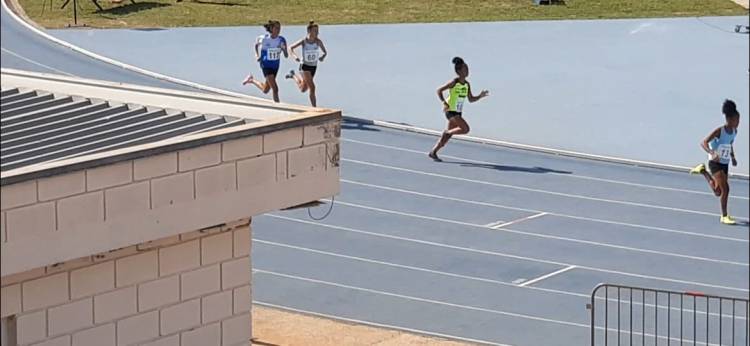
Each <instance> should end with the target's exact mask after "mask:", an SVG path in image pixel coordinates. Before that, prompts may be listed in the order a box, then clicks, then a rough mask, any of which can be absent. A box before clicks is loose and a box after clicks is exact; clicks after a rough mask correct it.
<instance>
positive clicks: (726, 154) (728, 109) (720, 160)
mask: <svg viewBox="0 0 750 346" xmlns="http://www.w3.org/2000/svg"><path fill="white" fill-rule="evenodd" d="M721 111H722V113H724V117H725V119H726V123H725V124H724V125H723V126H721V127H718V128H716V129H715V130H713V131H712V132H711V133H710V134H709V135H708V137H706V138H705V139H704V140H703V142H701V147H702V148H703V150H704V151H705V152H706V153H708V170H710V171H711V173H710V174H709V172H708V170H706V165H705V164H702V163H701V164H700V165H698V166H696V167H695V168H693V169H692V170H690V173H694V174H702V175H703V176H704V177H705V178H706V181H707V182H708V186H709V187H711V190H713V191H714V194H715V195H716V196H717V197H719V198H720V201H721V219H719V221H720V222H721V223H723V224H727V225H734V224H735V223H736V221H734V219H732V217H731V216H729V213H728V212H727V203H728V201H729V164H730V163H731V164H732V166H737V159H736V158H735V156H734V145H733V144H734V138H735V137H737V128H738V127H739V125H740V113H739V112H738V111H737V105H735V103H734V101H732V100H726V101H724V105H723V106H722V108H721Z"/></svg>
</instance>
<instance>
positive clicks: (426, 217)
mask: <svg viewBox="0 0 750 346" xmlns="http://www.w3.org/2000/svg"><path fill="white" fill-rule="evenodd" d="M336 203H338V204H340V205H343V206H347V207H352V208H359V209H366V210H372V211H376V212H380V213H387V214H393V215H401V216H405V217H412V218H418V219H424V220H430V221H436V222H443V223H450V224H454V225H461V226H469V227H477V228H483V229H486V228H490V229H494V230H499V231H503V232H506V233H514V234H521V235H525V236H530V237H536V238H544V239H553V240H560V241H567V242H573V243H580V244H586V245H593V246H601V247H607V248H613V249H619V250H626V251H634V252H643V253H649V254H654V255H661V256H669V257H678V258H686V259H691V260H696V261H705V262H713V263H719V264H730V265H736V266H741V267H748V266H750V264H748V263H744V262H736V261H728V260H721V259H714V258H708V257H700V256H692V255H684V254H679V253H673V252H666V251H657V250H649V249H642V248H636V247H630V246H624V245H616V244H609V243H601V242H596V241H592V240H584V239H578V238H568V237H561V236H554V235H548V234H540V233H534V232H526V231H518V230H514V229H510V228H499V227H486V226H483V225H479V224H474V223H469V222H463V221H456V220H449V219H443V218H439V217H434V216H425V215H419V214H413V213H407V212H402V211H397V210H390V209H383V208H377V207H371V206H367V205H362V204H356V203H350V202H345V201H336Z"/></svg>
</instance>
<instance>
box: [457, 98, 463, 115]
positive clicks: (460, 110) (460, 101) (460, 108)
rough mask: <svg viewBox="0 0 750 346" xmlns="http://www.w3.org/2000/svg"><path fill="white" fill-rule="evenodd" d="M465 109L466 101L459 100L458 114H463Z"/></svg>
mask: <svg viewBox="0 0 750 346" xmlns="http://www.w3.org/2000/svg"><path fill="white" fill-rule="evenodd" d="M463 109H464V100H463V99H459V100H458V101H456V112H459V113H461V112H463Z"/></svg>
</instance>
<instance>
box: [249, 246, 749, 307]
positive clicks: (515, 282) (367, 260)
mask: <svg viewBox="0 0 750 346" xmlns="http://www.w3.org/2000/svg"><path fill="white" fill-rule="evenodd" d="M253 241H254V242H256V243H260V244H265V245H270V246H276V247H283V248H288V249H292V250H298V251H303V252H310V253H314V254H318V255H324V256H329V257H336V258H343V259H348V260H352V261H357V262H364V263H370V264H376V265H382V266H386V267H393V268H399V269H406V270H413V271H418V272H425V273H430V274H436V275H441V276H447V277H452V278H458V279H465V280H471V281H478V282H483V283H489V284H495V285H500V286H507V287H512V288H515V289H519V287H521V288H522V289H523V290H532V291H539V292H543V293H551V294H559V295H567V296H573V297H577V298H584V299H586V300H587V301H588V300H590V299H591V295H590V294H584V293H576V292H570V291H563V290H555V289H551V288H543V287H534V286H528V287H527V286H519V285H518V284H520V283H523V282H524V281H526V279H516V280H513V282H512V283H508V282H505V281H500V280H492V279H487V278H480V277H475V276H469V275H461V274H455V273H449V272H443V271H438V270H432V269H427V268H422V267H414V266H409V265H404V264H397V263H391V262H384V261H378V260H374V259H370V258H364V257H356V256H349V255H344V254H340V253H335V252H328V251H323V250H316V249H311V248H307V247H303V246H296V245H291V244H285V243H277V242H273V241H268V240H263V239H258V238H253ZM595 298H596V299H597V300H605V298H604V297H601V296H596V297H595ZM606 300H607V301H609V302H611V303H615V302H617V299H615V298H608V299H606ZM620 304H627V302H626V301H624V300H621V301H620ZM645 305H646V306H647V307H649V308H653V307H654V304H652V303H646V304H645ZM658 308H659V309H667V307H664V306H658ZM671 310H674V311H679V309H678V308H676V307H672V308H671ZM690 311H692V310H690ZM696 313H698V314H702V315H705V311H701V310H696ZM709 315H711V316H718V315H719V314H718V313H715V312H711V313H709ZM724 316H725V317H731V315H728V314H724ZM737 318H738V319H741V320H744V317H743V316H739V317H737Z"/></svg>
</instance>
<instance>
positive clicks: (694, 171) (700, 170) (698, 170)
mask: <svg viewBox="0 0 750 346" xmlns="http://www.w3.org/2000/svg"><path fill="white" fill-rule="evenodd" d="M705 171H706V165H704V164H702V163H701V164H700V165H697V166H695V168H693V169H691V170H690V174H701V173H703V172H705Z"/></svg>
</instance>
